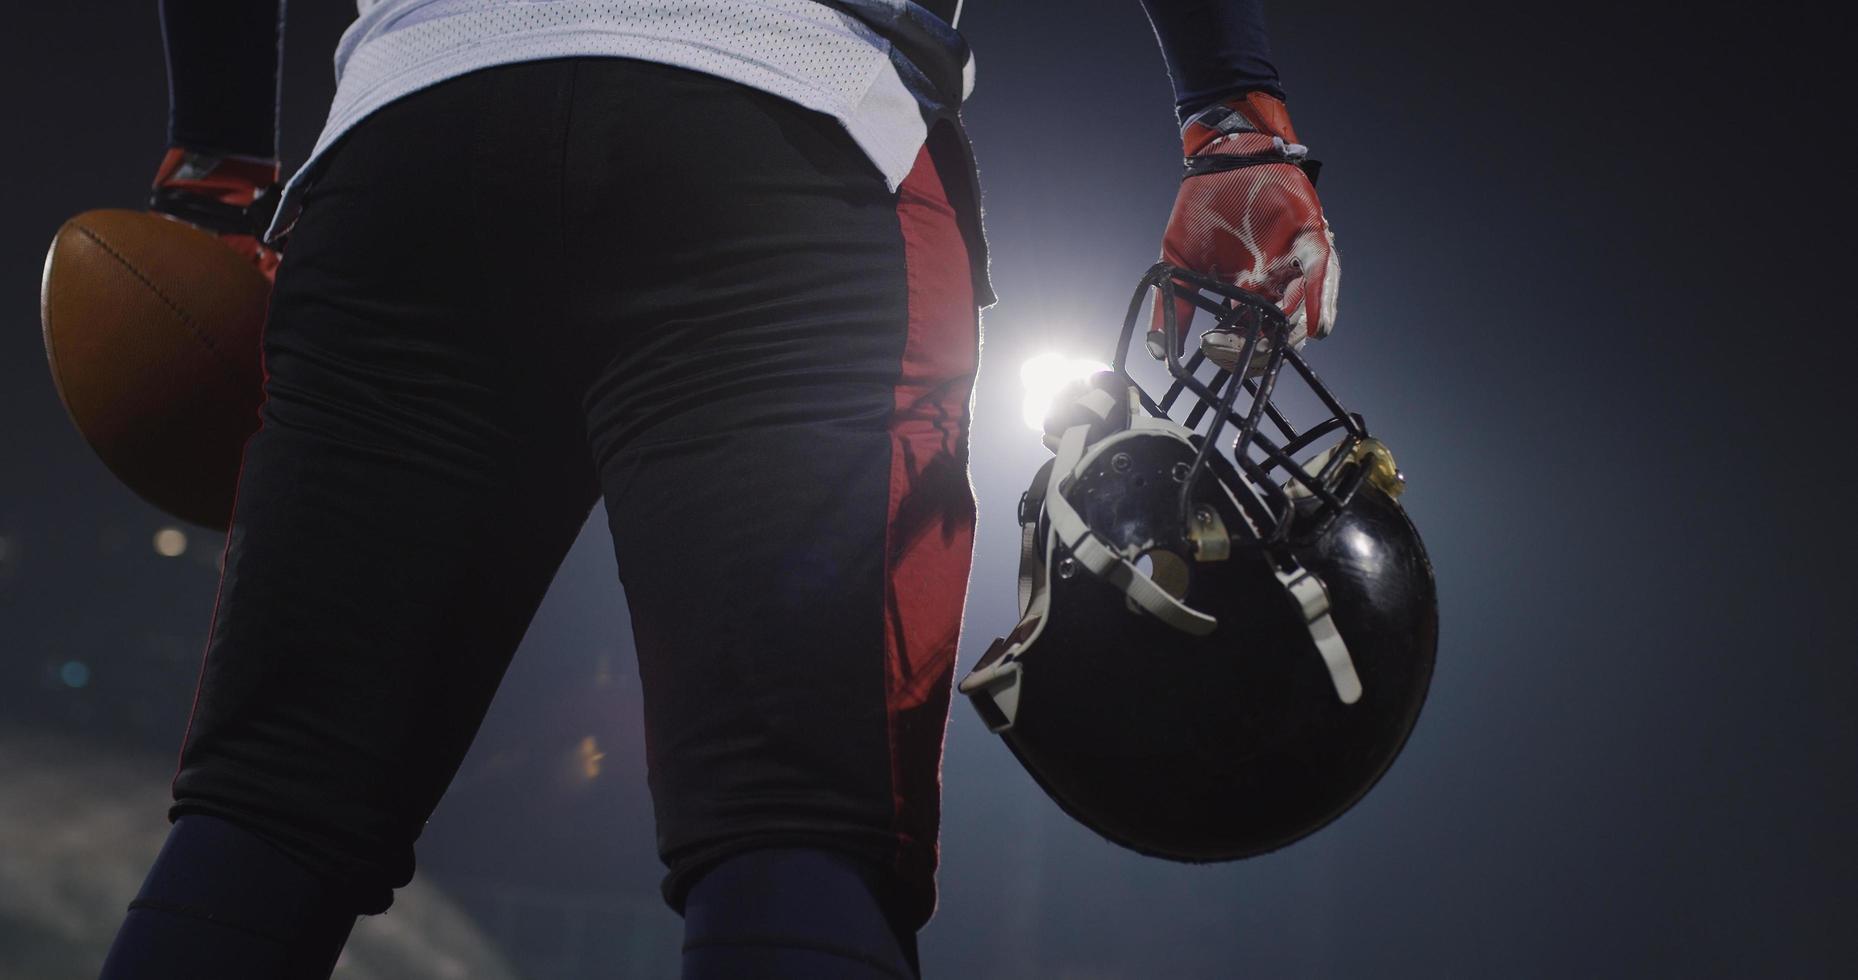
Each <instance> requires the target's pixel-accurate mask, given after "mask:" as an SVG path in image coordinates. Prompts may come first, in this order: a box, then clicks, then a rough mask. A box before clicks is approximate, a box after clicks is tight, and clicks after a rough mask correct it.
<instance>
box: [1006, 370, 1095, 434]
mask: <svg viewBox="0 0 1858 980" xmlns="http://www.w3.org/2000/svg"><path fill="white" fill-rule="evenodd" d="M1109 369H1110V366H1109V365H1108V364H1104V363H1103V362H1101V361H1093V360H1090V359H1088V358H1081V357H1066V356H1064V355H1063V354H1040V355H1039V356H1037V357H1034V358H1032V359H1030V360H1028V361H1026V363H1025V364H1022V365H1020V368H1019V380H1020V382H1021V383H1022V384H1024V385H1025V387H1026V401H1025V409H1024V414H1023V418H1025V420H1026V425H1027V426H1029V427H1030V428H1031V429H1032V431H1034V432H1043V431H1045V414H1046V413H1047V412H1049V411H1051V407H1052V398H1053V397H1055V396H1056V395H1057V394H1058V392H1059V391H1060V390H1061V389H1063V388H1064V386H1065V385H1067V384H1070V383H1071V382H1073V381H1078V380H1081V379H1083V378H1088V377H1090V376H1091V375H1093V374H1096V373H1097V372H1098V371H1108V370H1109Z"/></svg>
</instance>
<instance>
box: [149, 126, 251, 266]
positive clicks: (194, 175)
mask: <svg viewBox="0 0 1858 980" xmlns="http://www.w3.org/2000/svg"><path fill="white" fill-rule="evenodd" d="M277 179H278V165H277V161H276V160H258V159H254V158H251V157H220V156H214V155H212V154H208V153H197V152H194V151H192V150H189V149H186V148H185V147H179V146H176V147H171V148H169V150H168V154H167V156H165V157H163V158H162V160H161V166H160V168H158V169H157V170H156V171H155V185H154V193H153V195H152V196H151V197H150V199H149V210H151V211H157V212H160V213H162V214H165V215H168V216H169V217H172V218H177V219H179V220H181V221H185V222H187V223H189V224H192V225H197V226H198V227H200V228H202V229H205V230H206V231H210V232H213V233H214V234H216V235H218V236H219V238H220V240H221V241H223V242H225V243H226V246H227V247H228V248H231V249H232V250H233V251H235V252H237V253H239V254H240V255H243V256H245V257H246V258H247V259H250V260H251V262H252V264H253V265H255V266H257V268H258V271H259V272H261V273H263V274H264V277H265V278H266V279H272V278H274V276H275V275H276V273H277V263H278V258H279V256H278V253H277V250H276V249H273V248H269V247H267V246H265V245H264V244H263V243H262V242H261V241H260V238H261V236H263V235H264V232H265V227H266V226H267V225H269V224H270V222H271V211H272V209H274V208H275V207H276V201H277V191H278V187H277Z"/></svg>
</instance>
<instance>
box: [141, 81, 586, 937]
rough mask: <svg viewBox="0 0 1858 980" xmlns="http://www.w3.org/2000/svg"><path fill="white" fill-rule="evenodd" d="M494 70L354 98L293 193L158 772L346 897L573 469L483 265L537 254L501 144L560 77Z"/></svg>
mask: <svg viewBox="0 0 1858 980" xmlns="http://www.w3.org/2000/svg"><path fill="white" fill-rule="evenodd" d="M491 81H492V79H486V78H484V77H482V76H467V77H466V78H464V79H460V80H456V81H454V82H452V83H448V84H447V85H444V86H440V87H437V88H434V89H432V90H429V91H428V92H427V93H422V94H420V95H417V96H414V97H412V98H409V99H408V100H406V101H404V102H402V103H396V104H395V105H393V106H390V107H388V108H387V109H385V110H383V111H382V112H381V113H380V114H379V115H378V116H377V117H374V118H372V119H370V120H369V121H367V122H364V123H363V124H362V126H361V127H360V128H359V129H357V130H355V131H354V132H353V133H352V134H351V135H350V137H349V139H348V141H347V142H346V143H345V145H344V146H343V147H342V148H341V149H340V150H339V151H338V153H337V155H336V156H335V157H334V158H333V160H332V161H331V164H330V167H329V170H328V172H327V173H326V174H325V175H324V176H323V178H322V180H321V182H320V183H319V185H318V186H317V187H316V188H315V190H314V191H313V192H312V194H311V195H310V196H309V198H308V199H307V204H306V208H305V211H304V215H303V218H302V220H301V221H300V223H299V225H298V227H297V229H296V231H295V232H294V234H293V236H292V240H291V242H290V244H289V247H288V249H287V252H286V257H285V260H284V264H283V267H282V269H281V270H280V273H279V277H278V285H277V290H276V294H275V296H274V298H273V304H272V309H271V314H270V318H269V320H268V323H267V326H266V335H265V358H266V372H267V381H266V400H265V403H264V407H263V410H262V416H263V424H262V426H261V427H260V429H259V431H258V433H257V434H256V435H255V436H254V437H253V438H252V440H251V442H250V443H249V444H248V446H247V448H246V453H245V460H244V468H243V472H242V474H241V477H240V484H239V492H238V499H237V503H236V506H235V514H234V520H233V525H232V528H231V533H230V535H229V541H228V546H227V551H226V567H225V572H224V578H223V580H222V584H221V589H220V596H219V600H218V608H217V611H216V614H215V618H214V624H213V628H212V632H211V637H210V641H209V646H208V650H207V653H206V657H205V661H204V664H203V667H202V672H201V677H200V684H199V691H198V696H197V701H196V705H195V708H194V711H193V715H192V720H191V724H190V728H189V733H188V736H187V738H186V742H185V746H184V749H183V755H182V760H181V767H180V770H179V773H178V775H177V778H176V782H175V796H176V810H177V812H209V813H215V814H218V815H221V816H225V817H228V818H232V819H236V820H238V821H239V822H241V823H243V824H245V825H247V826H250V827H252V828H253V829H255V830H258V831H259V832H261V833H263V834H264V835H265V836H267V837H268V838H269V839H271V840H273V842H275V843H278V844H279V845H280V846H282V847H285V848H286V849H287V850H289V851H290V852H292V853H293V854H294V855H295V856H297V857H299V858H301V859H303V860H304V861H306V862H307V863H309V864H311V865H312V866H313V867H316V868H318V869H320V870H323V871H325V872H328V873H330V874H332V875H334V876H336V877H339V878H342V879H345V880H349V881H352V882H359V883H365V884H366V886H367V889H368V893H369V895H370V896H371V897H370V898H369V899H367V902H368V903H369V904H384V903H385V901H386V889H387V888H389V887H392V886H396V885H399V884H402V883H404V882H405V880H406V879H407V877H409V876H410V874H411V869H412V841H413V839H414V837H416V836H417V834H418V832H419V828H420V827H421V825H422V824H423V823H424V821H425V819H426V816H427V815H428V814H429V813H430V811H431V809H432V807H433V805H434V804H435V803H436V802H437V800H438V798H439V796H440V794H441V793H442V792H443V790H444V788H445V786H446V785H447V783H448V782H449V780H450V778H451V776H452V774H453V773H454V771H455V770H456V767H457V765H458V763H459V762H460V760H461V759H462V756H463V754H464V752H465V750H466V748H467V747H468V746H469V743H470V741H471V738H472V737H473V735H474V734H475V732H476V730H477V727H478V724H479V722H480V720H481V719H482V717H483V713H484V711H485V709H486V707H487V705H488V704H489V702H490V699H491V697H492V695H493V694H494V692H495V690H496V687H497V684H498V682H499V680H500V678H501V676H502V674H503V671H504V669H505V667H506V666H507V664H508V661H509V657H510V655H511V653H512V652H513V651H514V649H515V648H516V646H517V644H518V642H519V640H520V638H521V636H522V633H523V631H524V629H525V628H526V626H527V624H528V622H529V620H530V617H531V616H532V614H533V613H534V610H535V608H536V606H537V604H538V603H539V601H540V599H541V597H542V594H543V592H544V591H545V590H546V588H547V586H548V583H549V580H550V578H551V577H552V576H553V574H554V571H555V569H556V567H557V565H558V564H559V562H560V560H561V557H562V556H563V554H564V553H565V552H566V550H567V548H568V546H569V545H570V544H571V542H572V540H573V538H574V536H575V535H576V533H577V532H578V530H579V528H580V526H581V524H582V522H583V520H584V518H585V516H586V514H587V511H588V508H589V507H590V506H591V504H592V501H593V498H594V495H595V492H596V491H595V481H594V478H593V471H592V466H591V463H590V460H589V456H588V453H587V450H586V444H585V437H584V428H583V422H582V415H581V412H580V407H579V399H578V396H577V394H576V393H575V392H574V391H573V389H572V384H571V380H572V379H571V376H569V375H564V374H563V373H562V370H563V367H562V365H563V358H562V357H561V356H560V353H559V351H558V350H557V348H558V347H559V346H560V345H559V343H558V342H556V341H554V340H552V339H551V338H550V336H549V333H548V331H549V329H550V328H551V327H556V326H558V325H559V324H558V321H555V320H552V319H551V318H552V317H556V316H558V315H559V310H551V309H550V308H549V306H548V303H549V299H548V295H547V291H546V290H543V289H538V290H536V291H535V293H536V295H535V296H534V297H533V298H526V297H522V296H515V295H512V294H509V293H507V292H504V291H503V285H504V283H505V281H504V280H497V281H496V282H492V281H490V280H488V279H487V278H486V277H485V275H484V273H485V270H486V268H489V267H500V271H501V272H503V273H505V274H507V275H508V276H510V277H513V280H514V281H518V282H524V281H534V277H539V276H542V275H544V274H545V273H546V271H547V270H546V269H544V268H541V267H540V263H539V261H538V260H536V259H534V258H533V257H532V256H531V255H530V254H529V253H530V252H531V251H532V250H531V249H529V247H528V246H527V245H525V244H523V243H524V242H525V241H526V240H530V239H533V237H535V235H537V234H541V233H542V231H544V230H546V228H547V227H548V222H549V221H551V220H554V221H558V220H559V212H558V210H556V211H549V210H548V202H549V201H558V200H559V195H555V194H549V193H546V192H544V191H540V190H533V191H532V190H531V189H530V187H529V186H528V185H529V184H531V183H533V184H538V185H539V184H543V183H545V181H543V180H541V179H537V178H535V177H534V176H533V175H531V176H530V178H529V179H528V180H527V181H525V180H524V179H522V177H523V174H522V163H523V161H521V160H518V159H512V158H509V157H508V156H507V153H509V152H514V151H508V150H505V149H503V147H504V146H506V144H505V143H504V142H501V141H503V140H508V141H509V144H507V145H517V146H520V145H522V143H523V140H524V138H527V139H529V140H531V141H533V142H536V143H539V144H542V145H537V146H534V147H533V150H532V151H530V152H533V153H534V155H535V159H536V161H537V162H536V164H535V167H536V170H537V171H538V172H539V173H543V174H546V173H547V163H546V161H548V160H551V159H554V158H553V157H551V155H550V151H549V149H548V146H547V145H546V144H547V141H548V140H549V139H550V138H551V137H554V136H555V134H557V133H558V131H559V128H560V127H559V118H558V117H556V118H554V121H553V122H551V121H550V120H551V116H550V112H551V111H553V110H554V109H555V108H556V107H558V106H559V104H560V103H559V98H560V97H561V96H562V93H564V92H565V90H566V89H565V82H562V80H560V79H557V78H552V77H550V76H549V75H547V74H546V73H542V74H537V73H533V72H532V73H530V74H527V75H516V76H510V75H508V74H506V75H505V76H502V77H501V78H500V79H497V81H500V82H501V84H500V85H497V86H494V87H493V86H492V85H491V84H490V82H491ZM558 82H559V83H561V84H558ZM498 99H501V100H503V101H501V102H499V101H497V100H498ZM525 119H527V120H530V121H529V122H527V123H524V122H523V120H525ZM519 124H521V126H522V128H516V129H514V130H512V129H511V127H518V126H519ZM499 126H501V127H504V128H502V129H497V128H496V127H499ZM557 138H558V137H557ZM500 175H507V176H500ZM499 180H501V181H502V182H501V183H499ZM486 201H490V202H500V205H499V206H498V207H495V208H492V207H488V206H484V205H483V202H486ZM498 242H507V243H508V245H507V247H506V246H502V245H499V244H497V243H498Z"/></svg>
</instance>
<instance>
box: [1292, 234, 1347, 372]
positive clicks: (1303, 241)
mask: <svg viewBox="0 0 1858 980" xmlns="http://www.w3.org/2000/svg"><path fill="white" fill-rule="evenodd" d="M1288 264H1289V265H1290V267H1291V269H1293V270H1294V272H1293V275H1294V276H1295V278H1292V279H1291V280H1290V281H1289V282H1288V283H1287V284H1286V285H1285V289H1284V300H1283V303H1282V304H1281V308H1282V309H1283V311H1284V315H1285V316H1286V317H1287V318H1288V319H1289V320H1290V336H1291V344H1292V346H1293V347H1301V346H1303V344H1304V342H1305V341H1309V340H1319V339H1321V338H1323V337H1327V336H1328V335H1329V332H1330V331H1331V330H1333V329H1335V315H1336V295H1337V292H1338V289H1337V287H1338V286H1339V285H1340V283H1341V278H1342V267H1341V263H1340V262H1339V261H1338V260H1337V258H1336V254H1335V247H1334V244H1333V239H1332V238H1331V237H1330V235H1329V234H1328V228H1327V226H1326V225H1325V226H1324V228H1323V229H1322V230H1321V231H1320V232H1319V231H1316V230H1314V229H1312V230H1310V231H1308V232H1306V233H1305V234H1303V235H1300V236H1298V239H1297V242H1296V243H1295V244H1294V245H1293V246H1292V252H1291V261H1290V263H1288Z"/></svg>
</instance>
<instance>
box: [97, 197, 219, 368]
mask: <svg viewBox="0 0 1858 980" xmlns="http://www.w3.org/2000/svg"><path fill="white" fill-rule="evenodd" d="M72 227H73V228H76V229H77V230H78V231H80V232H82V233H83V235H84V237H85V238H88V239H90V240H91V241H92V242H95V243H96V245H97V247H98V248H100V249H103V251H104V252H105V253H107V254H108V255H109V256H110V258H113V259H115V260H116V261H117V262H118V263H120V264H121V265H122V267H123V268H124V269H127V270H129V274H130V275H132V276H134V277H136V278H137V279H139V280H141V282H142V285H144V286H147V287H148V291H149V292H151V293H154V294H155V298H156V299H159V300H161V302H162V305H164V306H166V307H167V308H168V309H170V310H173V311H174V315H175V316H177V317H180V318H181V323H182V324H183V325H185V326H186V327H187V332H188V333H190V334H192V335H193V337H194V339H195V340H197V341H199V342H200V346H202V347H205V348H206V349H207V350H208V351H210V352H212V354H213V355H214V356H215V357H218V358H221V359H224V358H225V357H226V355H225V354H224V353H223V352H222V351H221V350H220V349H219V345H218V344H215V343H214V342H213V339H212V337H210V336H209V335H207V334H206V333H205V332H204V331H202V330H201V329H200V325H199V324H198V323H196V322H194V318H193V317H191V316H188V315H187V311H186V310H183V309H181V307H180V305H179V304H177V303H175V302H174V301H173V300H171V299H169V298H168V294H166V293H164V292H162V291H161V287H159V286H157V285H155V284H154V283H153V282H151V281H150V280H149V278H148V277H147V276H145V275H143V274H142V270H140V269H137V268H136V267H135V266H133V265H130V264H129V259H128V258H127V257H126V256H124V255H123V254H122V253H121V252H118V251H117V250H115V249H113V248H111V247H110V244H109V243H108V242H106V241H104V240H103V239H102V238H100V237H98V235H97V233H96V232H94V231H91V230H90V229H89V228H86V227H84V226H83V225H80V224H77V223H76V222H73V223H72Z"/></svg>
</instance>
